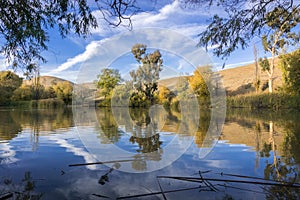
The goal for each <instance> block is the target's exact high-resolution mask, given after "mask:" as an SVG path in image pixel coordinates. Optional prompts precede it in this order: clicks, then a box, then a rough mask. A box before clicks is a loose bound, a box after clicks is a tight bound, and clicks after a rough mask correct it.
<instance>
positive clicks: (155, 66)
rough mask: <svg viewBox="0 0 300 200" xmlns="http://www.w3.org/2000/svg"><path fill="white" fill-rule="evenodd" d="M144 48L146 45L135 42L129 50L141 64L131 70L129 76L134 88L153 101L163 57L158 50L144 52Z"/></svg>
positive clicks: (145, 48)
mask: <svg viewBox="0 0 300 200" xmlns="http://www.w3.org/2000/svg"><path fill="white" fill-rule="evenodd" d="M146 50H147V46H146V45H144V44H136V45H134V46H133V47H132V49H131V52H132V54H133V55H134V57H135V59H136V60H137V62H138V63H140V64H141V65H140V66H139V68H138V69H137V70H133V71H131V72H130V76H131V77H132V79H133V83H134V87H135V89H136V90H137V91H138V92H141V93H142V94H144V95H145V96H146V97H147V98H148V99H149V100H150V101H151V103H153V102H154V92H155V91H157V89H158V85H157V82H158V80H159V72H160V71H161V70H162V63H163V59H162V58H161V53H160V52H159V51H158V50H155V51H154V52H152V53H146Z"/></svg>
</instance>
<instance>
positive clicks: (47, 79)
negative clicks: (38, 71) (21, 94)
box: [23, 76, 74, 87]
mask: <svg viewBox="0 0 300 200" xmlns="http://www.w3.org/2000/svg"><path fill="white" fill-rule="evenodd" d="M39 78H40V84H41V85H43V86H44V87H49V86H51V85H55V84H56V83H59V82H63V81H68V80H65V79H62V78H57V77H54V76H40V77H39ZM33 82H34V79H31V80H24V81H23V84H24V85H32V84H33ZM68 82H70V81H68ZM70 83H71V84H72V85H73V84H74V83H72V82H70Z"/></svg>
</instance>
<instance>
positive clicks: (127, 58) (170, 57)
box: [2, 0, 264, 82]
mask: <svg viewBox="0 0 300 200" xmlns="http://www.w3.org/2000/svg"><path fill="white" fill-rule="evenodd" d="M138 2H139V3H140V5H139V6H140V7H141V8H142V10H143V11H142V12H139V13H137V14H136V15H133V16H132V24H133V31H135V30H142V29H145V28H150V29H151V28H160V29H167V30H170V31H173V32H176V33H178V34H180V35H182V37H186V38H189V39H191V40H192V41H194V43H195V44H197V41H198V39H199V38H198V36H197V35H198V34H199V33H200V32H202V31H203V30H205V28H206V26H207V24H208V20H209V19H210V18H211V17H212V16H213V15H214V14H216V13H218V14H220V15H222V14H223V11H222V10H221V9H220V8H218V7H212V8H211V9H210V10H208V9H207V8H205V7H203V8H201V7H197V8H196V9H193V8H183V6H182V5H181V4H180V3H179V2H178V1H167V0H163V1H138ZM93 14H94V16H96V18H97V21H98V24H99V27H98V28H96V29H93V30H92V34H91V35H90V36H88V38H86V39H83V38H79V37H77V36H75V35H69V36H68V37H66V38H61V36H60V35H59V33H58V31H57V30H51V32H50V42H49V50H48V51H47V52H44V53H43V55H44V57H45V58H46V59H47V60H48V62H47V63H43V64H41V66H40V70H41V75H51V76H57V77H60V78H64V79H67V80H70V81H74V82H77V80H78V76H80V74H81V72H82V70H83V69H84V70H87V69H88V70H89V69H90V68H94V69H93V70H91V74H86V76H90V77H89V79H90V80H91V81H92V80H94V79H95V78H96V75H97V73H99V72H100V70H101V68H102V67H112V68H118V69H119V70H120V71H122V73H124V74H123V75H124V76H126V73H127V74H128V72H129V71H130V70H132V69H135V68H136V67H137V62H136V61H135V60H134V59H133V57H132V56H131V54H130V47H129V46H128V45H129V44H134V43H130V42H128V41H116V42H117V43H118V44H117V43H116V44H114V47H111V46H109V45H108V44H110V43H111V38H116V37H119V36H120V37H121V38H122V35H124V34H129V35H130V34H132V31H130V30H128V28H126V27H124V26H120V27H109V26H108V24H107V22H106V21H105V20H103V18H102V14H101V12H100V11H97V10H95V11H93ZM145 37H147V36H145ZM137 38H138V37H131V38H130V37H128V40H134V41H135V42H136V43H143V41H144V42H149V40H143V38H142V39H140V40H138V39H137ZM158 39H159V38H155V37H153V38H152V40H158ZM173 39H174V40H173V41H175V40H176V38H173ZM179 39H182V38H179ZM113 40H114V39H113ZM173 41H172V38H167V37H165V39H164V40H161V41H160V42H161V45H159V46H160V47H164V46H168V47H169V48H166V51H164V50H162V49H160V50H161V52H162V55H163V59H164V66H165V68H166V69H169V71H167V72H166V73H164V74H165V75H164V76H165V77H168V76H172V75H173V74H174V75H176V74H177V75H178V74H191V73H192V71H193V69H194V68H193V66H191V65H190V64H189V61H188V60H184V59H183V58H182V55H176V54H174V52H170V51H169V50H170V48H177V46H173V47H171V46H170V45H169V44H170V42H171V43H173ZM126 42H128V43H126ZM255 42H256V43H258V45H259V44H260V42H259V39H257V38H255ZM120 43H126V44H127V48H128V50H127V53H126V50H125V51H123V54H122V55H119V57H118V56H116V55H115V58H114V62H110V63H106V64H108V65H109V66H100V65H103V64H105V62H104V63H101V62H98V61H99V59H97V57H101V56H99V53H101V55H103V51H107V49H103V46H109V47H108V48H109V49H110V50H111V49H112V48H117V49H118V48H119V45H123V44H120ZM150 43H151V42H150ZM154 43H155V42H154ZM177 43H178V41H177ZM155 44H157V43H155ZM146 45H148V46H152V47H153V49H155V48H157V47H156V46H153V45H151V44H147V43H146ZM211 48H213V47H210V49H211ZM199 49H201V48H199ZM151 50H152V49H151ZM201 51H204V50H203V49H201ZM201 51H200V50H199V52H200V53H201ZM109 53H110V52H106V55H108V54H109ZM259 53H260V56H263V55H264V54H263V51H262V50H261V49H260V50H259ZM104 55H105V54H104ZM205 56H206V58H203V60H207V59H208V60H209V62H208V61H204V63H210V64H213V65H214V66H215V69H221V68H222V65H223V62H224V61H223V60H221V59H219V58H217V57H214V56H213V55H212V53H211V51H210V50H209V51H208V52H207V55H205ZM253 57H254V56H253V49H252V45H250V47H249V48H248V49H245V50H238V51H236V52H234V53H233V54H232V55H231V56H230V57H229V58H228V59H227V61H226V66H225V68H230V67H234V66H240V65H244V64H247V63H250V62H253ZM2 63H3V61H2ZM87 63H89V66H88V67H87V65H88V64H87ZM199 64H203V63H199ZM2 66H4V65H2ZM84 66H85V67H84ZM2 68H3V67H2ZM170 69H173V70H170ZM171 72H172V73H171ZM173 72H174V73H173Z"/></svg>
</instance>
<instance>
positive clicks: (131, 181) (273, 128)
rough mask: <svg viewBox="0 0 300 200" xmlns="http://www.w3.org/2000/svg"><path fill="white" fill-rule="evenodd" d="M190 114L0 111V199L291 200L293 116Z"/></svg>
mask: <svg viewBox="0 0 300 200" xmlns="http://www.w3.org/2000/svg"><path fill="white" fill-rule="evenodd" d="M197 116H199V117H198V118H196V119H198V121H195V118H190V117H187V116H184V117H183V116H182V115H181V112H180V111H166V110H164V109H162V108H161V107H157V108H155V109H152V110H151V109H150V111H149V110H146V109H127V110H122V108H116V109H107V108H101V109H96V110H95V109H90V110H89V109H82V110H81V109H80V108H78V109H76V112H72V109H71V108H69V109H45V110H42V109H41V110H24V109H23V110H21V109H12V108H1V109H0V119H1V123H0V181H1V183H0V197H1V196H2V197H5V196H7V199H9V198H11V199H30V198H31V199H104V198H111V199H116V198H121V199H122V198H125V197H131V199H199V198H201V199H284V198H285V199H300V191H299V187H298V186H299V184H300V183H299V182H300V181H299V180H300V179H299V178H300V177H299V166H300V165H299V164H300V149H299V148H300V123H299V119H300V113H299V112H291V111H282V112H271V111H270V112H269V111H247V110H241V109H233V110H228V111H227V115H226V118H225V123H224V124H223V123H222V121H220V123H221V124H218V123H219V122H218V120H217V122H212V120H211V116H212V113H211V112H210V111H208V110H201V111H200V113H199V115H198V114H197ZM212 124H214V126H213V127H212ZM216 129H218V131H219V133H220V134H217V135H214V132H216V131H214V130H216ZM283 184H287V186H283ZM291 186H292V187H291ZM293 186H295V187H293ZM162 191H163V192H162ZM139 195H140V196H139ZM4 199H5V198H4Z"/></svg>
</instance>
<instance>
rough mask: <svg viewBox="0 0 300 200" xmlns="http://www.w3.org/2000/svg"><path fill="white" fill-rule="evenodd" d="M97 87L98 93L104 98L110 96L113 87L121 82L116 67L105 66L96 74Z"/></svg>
mask: <svg viewBox="0 0 300 200" xmlns="http://www.w3.org/2000/svg"><path fill="white" fill-rule="evenodd" d="M98 79H99V80H98V82H97V87H98V88H99V89H100V95H101V96H104V98H105V99H106V98H111V95H112V91H113V89H114V88H115V87H116V86H117V85H118V84H119V83H120V82H121V80H122V79H121V75H120V73H119V70H117V69H109V68H105V69H102V70H101V73H100V74H99V75H98Z"/></svg>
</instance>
